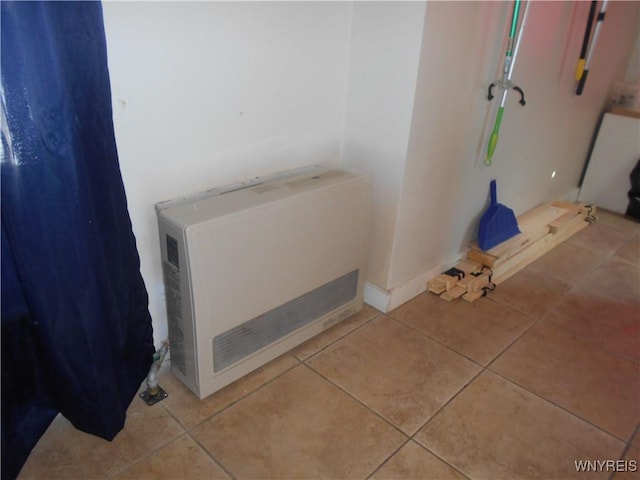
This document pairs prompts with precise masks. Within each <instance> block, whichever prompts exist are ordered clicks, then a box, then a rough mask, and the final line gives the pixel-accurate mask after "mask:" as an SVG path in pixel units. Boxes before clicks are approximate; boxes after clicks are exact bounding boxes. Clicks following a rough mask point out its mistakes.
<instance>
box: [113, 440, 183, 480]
mask: <svg viewBox="0 0 640 480" xmlns="http://www.w3.org/2000/svg"><path fill="white" fill-rule="evenodd" d="M184 435H187V431H186V430H185V431H183V432H181V433H180V434H178V435H177V436H176V437H174V438H171V439H169V440H167V441H166V442H165V443H163V444H161V445H159V446H158V447H157V448H153V449H151V450H149V451H148V452H146V453H145V454H143V455H142V456H141V457H140V458H138V459H137V460H134V461H133V462H131V463H129V464H127V466H126V467H124V468H121V469H120V470H118V471H117V472H116V473H114V474H113V475H111V476H109V477H106V478H107V479H113V478H116V477H117V476H118V475H121V474H122V473H124V472H126V471H127V470H129V469H130V468H133V467H134V466H136V465H138V464H139V463H141V462H143V461H144V460H146V459H148V458H149V457H152V456H153V455H155V454H156V453H158V452H159V451H160V450H162V449H163V448H165V447H167V446H169V445H171V444H172V443H174V442H175V441H177V440H178V439H179V438H181V437H183V436H184Z"/></svg>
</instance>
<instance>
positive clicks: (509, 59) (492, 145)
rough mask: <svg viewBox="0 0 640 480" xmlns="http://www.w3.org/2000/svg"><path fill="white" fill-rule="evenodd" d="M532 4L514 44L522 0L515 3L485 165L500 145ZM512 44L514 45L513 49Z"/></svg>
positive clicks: (527, 9)
mask: <svg viewBox="0 0 640 480" xmlns="http://www.w3.org/2000/svg"><path fill="white" fill-rule="evenodd" d="M530 5H531V1H530V0H529V1H528V2H527V5H526V6H525V8H524V13H523V14H522V22H521V23H520V29H519V30H518V37H517V38H516V41H515V44H513V38H514V36H515V32H516V27H517V25H518V14H519V12H520V0H515V2H514V5H513V14H512V16H511V30H510V31H509V41H508V47H507V54H506V56H505V72H506V79H503V85H502V86H503V92H502V98H501V100H500V107H499V108H498V114H497V115H496V121H495V123H494V124H493V131H492V132H491V137H490V138H489V144H488V145H487V156H486V158H485V160H484V164H485V165H491V163H492V158H493V152H494V151H495V149H496V146H497V145H498V136H499V134H500V124H501V123H502V116H503V114H504V106H505V103H506V100H507V92H508V91H509V85H510V84H511V76H512V75H513V69H514V67H515V64H516V59H517V57H518V51H519V50H520V44H521V43H522V35H523V33H524V26H525V24H526V22H527V16H528V14H529V6H530ZM511 45H513V51H512V49H511ZM503 73H504V72H503ZM514 88H516V87H514ZM517 90H518V92H519V93H520V103H521V104H522V105H524V104H525V103H526V102H525V100H524V92H523V91H522V89H520V88H519V87H517ZM491 98H493V95H492V94H491V87H489V100H491Z"/></svg>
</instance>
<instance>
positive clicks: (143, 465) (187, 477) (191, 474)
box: [114, 434, 231, 480]
mask: <svg viewBox="0 0 640 480" xmlns="http://www.w3.org/2000/svg"><path fill="white" fill-rule="evenodd" d="M228 478H231V477H229V476H228V475H227V474H226V473H225V472H224V470H222V469H221V468H220V467H219V466H218V465H217V464H216V463H215V462H214V461H213V460H212V459H211V457H210V456H209V455H207V453H206V452H205V451H204V450H203V449H202V448H200V446H199V445H198V444H197V443H196V442H194V441H193V439H192V438H191V437H190V436H189V435H188V434H184V435H182V436H181V437H179V438H178V439H176V440H174V441H173V442H171V443H170V444H169V445H166V446H165V447H163V448H161V449H160V450H158V451H157V452H156V453H154V454H153V455H151V456H149V457H147V458H145V459H143V460H142V461H141V462H138V463H136V464H135V465H134V466H132V467H131V468H128V469H127V470H125V471H124V472H122V473H121V474H119V475H117V476H116V477H114V480H177V479H180V480H209V479H211V480H215V479H228Z"/></svg>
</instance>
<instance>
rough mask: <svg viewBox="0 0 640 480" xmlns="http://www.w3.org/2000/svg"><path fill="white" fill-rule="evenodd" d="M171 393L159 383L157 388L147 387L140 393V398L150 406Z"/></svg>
mask: <svg viewBox="0 0 640 480" xmlns="http://www.w3.org/2000/svg"><path fill="white" fill-rule="evenodd" d="M168 396H169V394H168V393H167V392H165V391H164V389H163V388H162V387H161V386H160V385H157V386H156V387H155V388H147V389H146V390H145V391H144V392H142V393H141V394H140V398H141V399H142V400H144V401H145V403H146V404H147V405H149V406H151V405H155V404H156V403H158V402H160V401H162V400H164V399H165V398H167V397H168Z"/></svg>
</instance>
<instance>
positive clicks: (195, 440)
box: [187, 432, 237, 480]
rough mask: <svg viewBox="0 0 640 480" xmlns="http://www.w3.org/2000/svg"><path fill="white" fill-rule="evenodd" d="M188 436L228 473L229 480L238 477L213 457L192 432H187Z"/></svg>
mask: <svg viewBox="0 0 640 480" xmlns="http://www.w3.org/2000/svg"><path fill="white" fill-rule="evenodd" d="M187 435H189V437H191V440H193V441H194V442H195V444H196V445H198V446H199V447H200V448H201V449H202V450H203V451H204V453H205V454H206V455H207V456H208V457H209V458H210V459H211V460H213V462H214V463H215V464H216V465H217V466H218V467H220V469H221V470H222V471H223V472H224V473H226V474H227V475H228V476H229V478H231V479H233V480H235V479H236V478H237V477H236V476H235V475H234V474H233V472H231V470H229V469H228V468H227V467H226V466H225V465H224V464H223V463H222V462H221V461H220V460H218V459H217V458H216V457H214V456H213V454H212V453H211V452H210V451H209V450H208V449H207V448H206V447H205V446H204V445H203V444H202V443H201V442H200V441H199V440H198V439H197V438H195V437H194V436H193V435H192V434H191V432H187Z"/></svg>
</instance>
